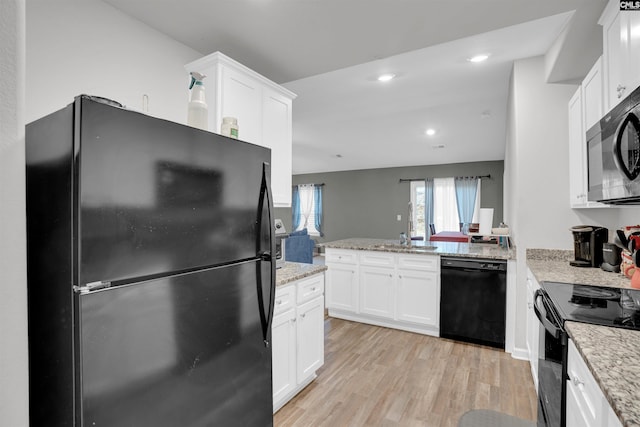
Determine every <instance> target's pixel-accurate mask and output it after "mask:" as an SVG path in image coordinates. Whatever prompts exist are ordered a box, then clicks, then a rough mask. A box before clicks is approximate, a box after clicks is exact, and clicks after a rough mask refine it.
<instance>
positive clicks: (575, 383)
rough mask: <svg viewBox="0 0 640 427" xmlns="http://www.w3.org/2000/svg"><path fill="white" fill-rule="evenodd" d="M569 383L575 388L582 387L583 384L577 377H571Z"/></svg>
mask: <svg viewBox="0 0 640 427" xmlns="http://www.w3.org/2000/svg"><path fill="white" fill-rule="evenodd" d="M571 382H573V385H574V386H576V387H580V386H584V382H583V381H581V380H580V378H578V376H577V375H574V376H573V378H572V379H571Z"/></svg>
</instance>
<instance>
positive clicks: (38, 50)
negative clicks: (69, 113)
mask: <svg viewBox="0 0 640 427" xmlns="http://www.w3.org/2000/svg"><path fill="white" fill-rule="evenodd" d="M26 13H27V39H26V43H27V89H26V102H27V104H26V108H27V112H26V121H27V123H28V122H30V121H32V120H35V119H37V118H40V117H42V116H44V115H46V114H49V113H51V112H53V111H56V110H58V109H60V108H62V107H64V106H65V105H67V104H69V103H71V102H72V101H73V98H74V97H75V96H76V95H80V94H89V95H97V96H102V97H106V98H110V99H113V100H115V101H118V102H120V103H122V104H125V105H127V106H130V107H133V108H137V109H140V110H142V106H143V104H142V98H143V95H144V94H146V95H148V97H149V114H152V115H154V116H158V117H162V118H165V119H169V120H172V121H176V122H180V123H186V118H187V102H188V83H189V77H188V75H187V74H186V72H185V70H184V65H185V64H187V63H188V62H191V61H193V60H195V59H197V58H199V57H201V56H202V55H201V54H199V53H198V52H196V51H194V50H193V49H190V48H188V47H186V46H184V45H182V44H180V43H178V42H176V41H175V40H173V39H171V38H169V37H167V36H165V35H164V34H161V33H159V32H157V31H155V30H153V29H151V28H149V27H147V26H146V25H144V24H142V23H141V22H139V21H137V20H135V19H133V18H130V17H128V16H126V15H124V14H122V13H121V12H119V11H118V10H117V9H115V8H113V7H112V6H110V5H108V4H106V3H103V2H101V1H99V0H60V1H51V0H29V1H28V2H27V11H26Z"/></svg>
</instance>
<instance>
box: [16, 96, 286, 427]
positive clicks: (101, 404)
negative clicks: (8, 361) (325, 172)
mask: <svg viewBox="0 0 640 427" xmlns="http://www.w3.org/2000/svg"><path fill="white" fill-rule="evenodd" d="M270 155H271V153H270V150H269V149H267V148H263V147H259V146H256V145H253V144H250V143H246V142H242V141H238V140H235V139H230V138H226V137H223V136H220V135H217V134H214V133H210V132H205V131H202V130H199V129H195V128H191V127H188V126H184V125H180V124H177V123H172V122H169V121H166V120H161V119H158V118H153V117H150V116H147V115H145V114H141V113H137V112H133V111H129V110H126V109H123V108H121V106H119V105H118V104H117V103H115V102H113V101H109V100H106V99H102V98H96V97H90V96H85V95H82V96H78V97H77V98H75V100H74V102H73V103H72V104H70V105H68V106H67V107H66V108H63V109H61V110H59V111H57V112H55V113H53V114H50V115H48V116H46V117H43V118H42V119H39V120H36V121H34V122H32V123H30V124H28V125H27V127H26V180H27V186H26V188H27V266H28V302H29V386H30V420H31V425H32V426H53V427H58V426H77V427H120V426H123V427H124V426H127V427H136V426H139V427H150V426H153V427H163V426H166V427H177V426H180V427H205V426H207V427H208V426H271V425H273V417H272V411H273V406H272V380H271V348H270V339H271V336H270V330H271V319H272V315H273V299H274V292H275V260H274V261H273V262H272V258H271V254H273V253H274V240H273V231H274V230H273V218H272V211H273V201H272V199H271V189H270V169H269V162H270Z"/></svg>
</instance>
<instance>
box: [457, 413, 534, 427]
mask: <svg viewBox="0 0 640 427" xmlns="http://www.w3.org/2000/svg"><path fill="white" fill-rule="evenodd" d="M535 426H536V423H535V422H534V421H527V420H523V419H521V418H516V417H514V416H511V415H507V414H503V413H500V412H496V411H491V410H488V409H473V410H471V411H468V412H466V413H465V414H464V415H462V416H461V417H460V421H458V427H535Z"/></svg>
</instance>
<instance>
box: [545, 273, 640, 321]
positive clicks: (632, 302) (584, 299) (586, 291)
mask: <svg viewBox="0 0 640 427" xmlns="http://www.w3.org/2000/svg"><path fill="white" fill-rule="evenodd" d="M542 287H543V288H544V290H545V291H546V292H547V294H548V295H549V298H550V299H551V301H552V302H553V305H554V306H555V308H556V311H557V312H558V315H559V316H560V317H561V318H562V320H563V321H565V320H572V321H575V322H583V323H592V324H596V325H605V326H615V327H620V328H628V329H635V330H640V290H636V289H620V288H610V287H604V286H588V285H578V284H573V283H560V282H543V283H542Z"/></svg>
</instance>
